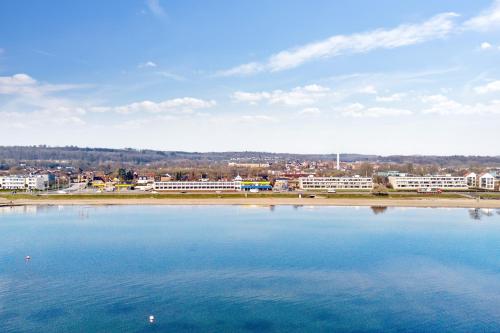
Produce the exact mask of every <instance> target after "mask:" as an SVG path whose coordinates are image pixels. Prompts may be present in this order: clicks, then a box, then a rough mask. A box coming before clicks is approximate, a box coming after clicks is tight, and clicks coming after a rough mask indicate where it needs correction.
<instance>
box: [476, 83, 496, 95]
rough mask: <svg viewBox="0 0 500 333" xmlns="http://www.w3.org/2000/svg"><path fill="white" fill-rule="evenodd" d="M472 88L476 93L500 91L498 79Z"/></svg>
mask: <svg viewBox="0 0 500 333" xmlns="http://www.w3.org/2000/svg"><path fill="white" fill-rule="evenodd" d="M474 90H475V91H476V93H478V94H488V93H492V92H498V91H500V80H497V81H493V82H490V83H488V84H485V85H483V86H479V87H476V88H474Z"/></svg>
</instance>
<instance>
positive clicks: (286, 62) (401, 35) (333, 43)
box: [219, 13, 458, 76]
mask: <svg viewBox="0 0 500 333" xmlns="http://www.w3.org/2000/svg"><path fill="white" fill-rule="evenodd" d="M456 16H458V15H457V14H455V13H443V14H439V15H436V16H434V17H432V18H431V19H429V20H427V21H425V22H422V23H419V24H403V25H400V26H398V27H396V28H394V29H390V30H386V29H376V30H373V31H368V32H364V33H358V34H353V35H336V36H332V37H330V38H328V39H326V40H322V41H319V42H314V43H311V44H307V45H303V46H299V47H296V48H294V49H291V50H285V51H282V52H279V53H277V54H274V55H272V56H271V57H270V58H269V59H268V60H267V61H266V62H264V63H258V62H252V63H248V64H243V65H239V66H236V67H234V68H231V69H228V70H225V71H221V72H219V74H221V75H227V76H229V75H249V74H254V73H258V72H263V71H270V72H275V71H282V70H286V69H291V68H295V67H298V66H300V65H302V64H304V63H307V62H310V61H313V60H316V59H321V58H330V57H335V56H339V55H343V54H355V53H366V52H369V51H372V50H376V49H393V48H398V47H403V46H408V45H415V44H420V43H424V42H426V41H430V40H435V39H439V38H444V37H446V36H448V35H449V34H450V33H451V32H452V31H453V30H454V28H455V23H454V18H455V17H456Z"/></svg>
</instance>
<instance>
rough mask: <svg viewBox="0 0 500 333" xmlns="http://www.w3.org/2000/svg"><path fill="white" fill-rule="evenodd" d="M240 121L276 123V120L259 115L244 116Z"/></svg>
mask: <svg viewBox="0 0 500 333" xmlns="http://www.w3.org/2000/svg"><path fill="white" fill-rule="evenodd" d="M240 119H241V120H243V121H245V122H266V121H270V122H275V121H277V119H276V118H274V117H271V116H266V115H260V114H257V115H244V116H241V118H240Z"/></svg>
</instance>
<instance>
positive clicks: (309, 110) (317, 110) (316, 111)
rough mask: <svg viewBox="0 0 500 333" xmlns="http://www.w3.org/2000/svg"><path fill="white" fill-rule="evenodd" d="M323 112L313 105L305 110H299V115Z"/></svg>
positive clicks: (313, 114) (312, 114)
mask: <svg viewBox="0 0 500 333" xmlns="http://www.w3.org/2000/svg"><path fill="white" fill-rule="evenodd" d="M320 113H321V111H320V109H319V108H315V107H311V108H305V109H303V110H300V111H299V113H298V114H299V115H301V116H316V115H319V114H320Z"/></svg>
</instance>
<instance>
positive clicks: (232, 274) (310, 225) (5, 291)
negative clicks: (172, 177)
mask: <svg viewBox="0 0 500 333" xmlns="http://www.w3.org/2000/svg"><path fill="white" fill-rule="evenodd" d="M19 208H20V207H17V209H18V210H17V211H16V212H15V213H13V211H9V213H2V215H1V216H0V222H1V223H0V244H1V246H0V332H2V333H3V332H239V331H241V332H499V331H500V311H499V310H498V309H500V274H499V272H500V261H499V260H498V258H500V247H499V246H498V244H500V215H498V214H495V212H496V213H499V212H500V210H496V211H495V210H480V209H479V210H468V209H425V208H406V209H400V208H391V209H390V210H387V207H370V208H368V207H358V208H356V209H354V208H350V207H315V208H314V209H310V208H309V207H304V208H303V209H297V208H296V207H289V206H274V207H273V208H272V210H271V207H269V209H268V208H266V207H264V206H258V207H239V206H216V207H206V206H172V207H168V206H147V207H141V206H106V207H104V206H103V207H94V206H91V207H86V206H80V207H64V206H61V207H47V208H41V207H40V209H38V210H36V211H35V212H34V213H33V212H31V213H27V210H25V209H19ZM31 208H33V207H31ZM35 209H36V208H35ZM271 212H272V213H271ZM383 213H384V214H383ZM374 214H376V215H377V217H375V216H374ZM469 216H474V217H475V216H480V218H482V219H484V220H485V221H486V220H487V221H491V222H493V223H476V222H475V221H474V220H471V219H470V218H469ZM81 220H84V221H81ZM374 221H375V223H374ZM28 254H29V255H30V256H31V258H32V259H31V260H30V262H29V264H27V263H26V262H25V261H24V256H25V255H28ZM149 315H154V316H155V318H156V322H155V323H154V324H153V325H151V324H150V323H149V321H148V317H149Z"/></svg>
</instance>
